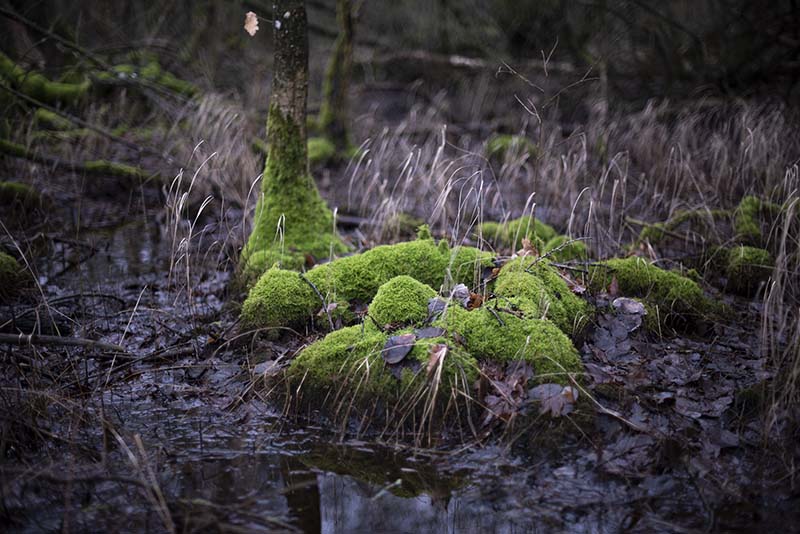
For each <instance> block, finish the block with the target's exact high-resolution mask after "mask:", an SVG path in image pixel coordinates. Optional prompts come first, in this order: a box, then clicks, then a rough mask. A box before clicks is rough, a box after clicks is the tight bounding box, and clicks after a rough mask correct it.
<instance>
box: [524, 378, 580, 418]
mask: <svg viewBox="0 0 800 534" xmlns="http://www.w3.org/2000/svg"><path fill="white" fill-rule="evenodd" d="M528 394H529V396H530V398H531V399H532V400H535V401H538V402H539V413H541V414H542V415H546V414H548V413H549V414H550V415H552V416H553V417H561V416H562V415H567V414H568V413H570V412H571V411H572V408H573V407H574V405H575V401H576V400H577V399H578V392H577V390H576V389H575V388H573V387H571V386H567V387H563V386H561V385H560V384H541V385H539V386H536V387H535V388H533V389H531V390H530V392H529V393H528Z"/></svg>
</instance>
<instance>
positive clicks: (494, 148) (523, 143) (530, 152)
mask: <svg viewBox="0 0 800 534" xmlns="http://www.w3.org/2000/svg"><path fill="white" fill-rule="evenodd" d="M538 154H539V147H537V146H536V144H535V143H534V142H533V141H531V140H530V139H528V138H527V137H524V136H521V135H508V134H500V135H495V136H493V137H492V138H491V139H489V141H488V142H487V143H486V157H487V158H497V159H499V160H503V159H505V158H506V157H514V156H519V155H527V156H529V157H533V158H535V157H537V156H538Z"/></svg>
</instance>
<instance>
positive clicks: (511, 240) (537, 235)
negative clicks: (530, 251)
mask: <svg viewBox="0 0 800 534" xmlns="http://www.w3.org/2000/svg"><path fill="white" fill-rule="evenodd" d="M479 235H480V236H481V237H483V239H485V240H486V241H488V242H489V243H491V244H493V245H494V246H495V247H498V248H508V247H514V248H516V247H518V246H519V245H520V244H521V243H522V240H523V239H524V238H527V239H530V240H531V241H532V242H533V244H534V246H535V247H536V248H537V249H538V250H541V249H543V248H544V244H545V243H547V242H548V241H550V240H551V239H553V238H554V237H556V236H557V235H558V233H557V232H556V231H555V230H554V229H553V227H552V226H550V225H548V224H545V223H543V222H542V221H540V220H539V219H534V218H533V217H530V216H528V215H523V216H522V217H520V218H518V219H513V220H511V221H507V222H491V221H487V222H484V223H482V224H481V225H480V227H479Z"/></svg>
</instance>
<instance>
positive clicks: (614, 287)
mask: <svg viewBox="0 0 800 534" xmlns="http://www.w3.org/2000/svg"><path fill="white" fill-rule="evenodd" d="M608 295H609V296H610V297H616V296H618V295H619V280H617V277H616V275H615V276H613V277H611V283H610V284H609V285H608Z"/></svg>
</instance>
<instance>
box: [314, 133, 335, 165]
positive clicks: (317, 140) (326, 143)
mask: <svg viewBox="0 0 800 534" xmlns="http://www.w3.org/2000/svg"><path fill="white" fill-rule="evenodd" d="M335 156H336V147H335V146H334V144H333V142H332V141H331V140H330V139H328V138H327V137H311V138H310V139H309V140H308V162H309V163H310V164H311V165H312V166H316V165H322V164H325V163H327V162H329V161H330V160H332V159H333V158H334V157H335Z"/></svg>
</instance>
